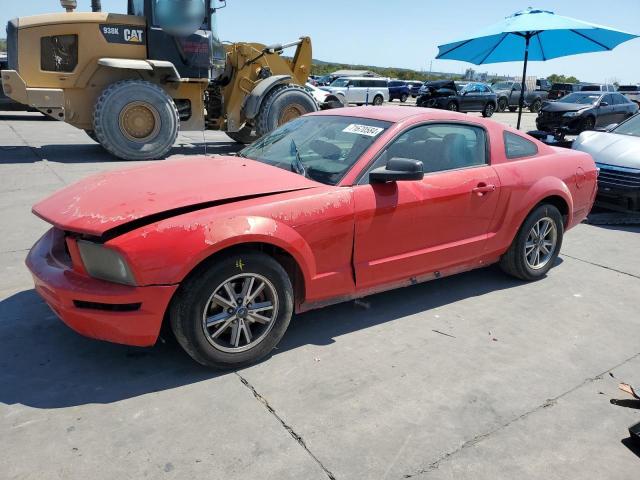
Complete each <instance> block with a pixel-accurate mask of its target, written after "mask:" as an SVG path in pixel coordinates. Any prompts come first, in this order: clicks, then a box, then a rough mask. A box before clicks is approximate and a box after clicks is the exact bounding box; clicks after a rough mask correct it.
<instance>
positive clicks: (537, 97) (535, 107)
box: [491, 81, 548, 113]
mask: <svg viewBox="0 0 640 480" xmlns="http://www.w3.org/2000/svg"><path fill="white" fill-rule="evenodd" d="M491 88H492V89H493V91H494V92H496V95H497V96H498V111H499V112H504V111H505V110H506V109H507V108H508V109H509V111H510V112H515V111H516V110H517V109H518V106H519V105H520V92H521V90H522V84H521V83H520V82H511V81H504V82H497V83H494V84H493V85H491ZM524 88H525V90H524V106H525V107H528V108H529V111H530V112H534V113H535V112H538V111H539V110H540V107H542V102H544V101H545V100H546V99H547V96H548V93H547V92H545V91H542V90H535V91H533V92H530V91H529V90H528V89H527V86H526V85H525V86H524Z"/></svg>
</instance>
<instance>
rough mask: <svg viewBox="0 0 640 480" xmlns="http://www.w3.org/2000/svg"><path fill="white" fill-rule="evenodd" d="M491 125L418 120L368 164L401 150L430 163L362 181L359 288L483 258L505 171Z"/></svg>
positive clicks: (358, 195) (357, 192)
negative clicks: (492, 160) (494, 156)
mask: <svg viewBox="0 0 640 480" xmlns="http://www.w3.org/2000/svg"><path fill="white" fill-rule="evenodd" d="M487 135H488V133H487V132H486V130H485V129H484V128H482V127H480V126H476V125H471V124H466V123H430V124H424V125H421V126H417V127H413V128H411V129H410V130H408V131H405V132H404V133H402V134H401V135H399V136H398V137H397V138H396V140H394V141H393V142H392V143H391V144H390V145H389V147H387V148H386V149H385V150H384V152H382V153H381V154H380V156H379V157H378V158H377V160H376V161H375V162H374V164H373V165H372V166H371V167H370V169H369V170H368V171H370V170H371V169H374V168H376V167H378V166H384V165H386V162H387V161H388V160H389V159H391V158H395V157H400V158H413V159H416V160H420V161H422V162H423V164H424V168H425V176H424V178H423V179H422V180H417V181H404V182H400V181H399V182H391V183H384V184H380V183H369V181H368V171H367V173H365V175H364V176H362V178H361V179H360V181H359V182H358V185H357V186H355V187H354V202H355V209H356V217H355V238H354V268H355V275H356V288H357V289H358V290H360V291H363V290H364V291H366V290H372V289H375V287H376V286H378V285H382V284H388V283H394V282H403V281H407V280H409V279H414V277H415V278H416V279H417V280H418V281H419V280H420V277H421V276H423V275H436V276H439V272H440V271H441V270H446V269H449V268H455V267H456V266H466V265H470V264H477V262H479V257H481V256H482V253H483V249H484V247H485V245H486V239H487V233H488V230H489V225H490V222H491V220H492V218H493V215H494V212H495V211H496V207H497V204H498V198H499V194H500V183H499V179H498V177H497V175H496V173H495V171H494V169H493V167H491V166H490V165H489V161H488V160H489V159H488V153H487V152H488V149H487V145H488V143H487Z"/></svg>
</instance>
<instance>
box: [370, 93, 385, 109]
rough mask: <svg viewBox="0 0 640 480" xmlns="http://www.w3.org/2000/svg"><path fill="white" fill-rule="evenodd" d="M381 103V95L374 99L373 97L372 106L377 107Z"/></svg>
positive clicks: (382, 99)
mask: <svg viewBox="0 0 640 480" xmlns="http://www.w3.org/2000/svg"><path fill="white" fill-rule="evenodd" d="M383 102H384V98H382V95H376V96H375V97H373V102H372V105H375V106H377V107H379V106H380V105H382V103H383Z"/></svg>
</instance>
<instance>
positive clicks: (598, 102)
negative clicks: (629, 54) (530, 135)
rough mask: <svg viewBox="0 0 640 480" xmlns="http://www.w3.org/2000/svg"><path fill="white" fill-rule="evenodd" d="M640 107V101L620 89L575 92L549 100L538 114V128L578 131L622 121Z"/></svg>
mask: <svg viewBox="0 0 640 480" xmlns="http://www.w3.org/2000/svg"><path fill="white" fill-rule="evenodd" d="M637 111H638V105H636V104H635V103H633V102H632V101H630V100H629V99H628V98H627V97H625V96H624V95H621V94H619V93H615V92H614V93H602V92H575V93H570V94H569V95H566V96H564V97H562V98H561V99H560V100H557V101H555V102H548V103H545V104H544V105H543V106H542V108H541V109H540V112H539V113H538V118H536V126H537V127H538V130H542V131H547V132H557V131H561V132H563V133H568V134H578V133H580V132H583V131H584V130H593V129H594V128H596V127H604V126H606V125H611V124H613V123H620V122H622V121H623V120H626V119H627V118H629V117H630V116H631V115H633V114H634V113H636V112H637Z"/></svg>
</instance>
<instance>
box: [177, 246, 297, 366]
mask: <svg viewBox="0 0 640 480" xmlns="http://www.w3.org/2000/svg"><path fill="white" fill-rule="evenodd" d="M292 313H293V288H292V286H291V281H290V280H289V277H288V275H287V273H286V271H285V270H284V269H283V268H282V266H281V265H280V264H279V263H278V262H276V261H275V260H274V259H273V258H272V257H270V256H268V255H265V254H262V253H258V252H255V253H254V252H244V253H237V254H234V255H233V256H229V257H227V258H226V259H222V260H217V261H216V262H215V263H213V262H212V264H211V265H210V266H209V268H204V267H203V268H202V269H201V270H200V271H199V272H197V273H196V274H194V275H192V276H191V277H190V278H189V279H188V280H187V281H186V282H185V283H184V284H183V285H182V287H181V289H180V291H179V293H178V295H177V296H176V298H175V299H174V300H173V301H172V304H171V308H170V313H169V319H170V322H171V327H172V329H173V332H174V334H175V336H176V339H177V340H178V343H180V345H181V346H182V347H183V348H184V349H185V350H186V351H187V353H188V354H189V355H190V356H191V357H192V358H193V359H194V360H196V361H197V362H199V363H201V364H203V365H206V366H209V367H215V368H232V367H233V368H237V367H241V366H245V365H249V364H251V363H254V362H256V361H258V360H260V359H262V358H263V357H265V356H266V355H268V354H269V353H270V352H271V350H273V348H274V347H275V346H276V345H277V344H278V342H279V341H280V339H281V338H282V336H283V335H284V332H285V331H286V329H287V326H288V325H289V321H290V320H291V316H292Z"/></svg>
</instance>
